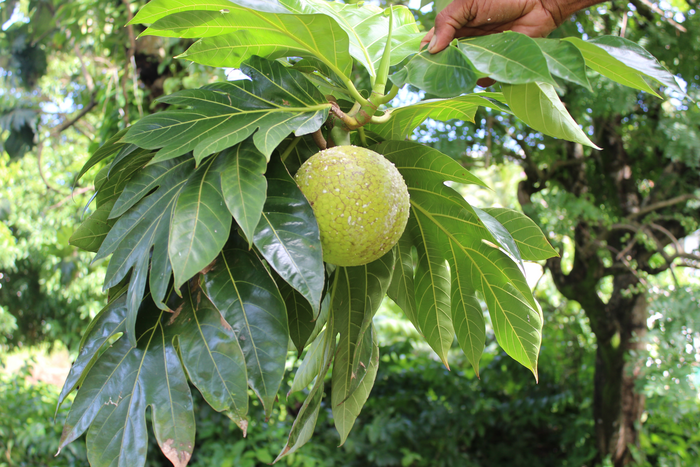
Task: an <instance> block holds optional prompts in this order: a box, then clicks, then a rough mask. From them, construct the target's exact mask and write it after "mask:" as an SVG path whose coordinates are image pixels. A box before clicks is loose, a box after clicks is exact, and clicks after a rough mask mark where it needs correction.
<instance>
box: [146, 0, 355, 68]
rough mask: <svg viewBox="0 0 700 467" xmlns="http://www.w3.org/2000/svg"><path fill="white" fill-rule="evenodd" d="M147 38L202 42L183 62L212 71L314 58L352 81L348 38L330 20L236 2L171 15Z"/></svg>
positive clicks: (323, 17)
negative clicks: (250, 62) (257, 61)
mask: <svg viewBox="0 0 700 467" xmlns="http://www.w3.org/2000/svg"><path fill="white" fill-rule="evenodd" d="M143 35H155V36H163V37H181V38H198V37H201V38H203V39H201V40H200V41H198V42H197V43H195V44H194V45H193V46H192V47H190V49H188V50H187V52H185V53H184V54H182V55H180V57H181V58H187V59H188V60H192V61H194V62H197V63H201V64H203V65H210V66H219V67H221V66H226V67H236V68H237V67H238V66H240V64H241V63H242V62H244V61H245V60H247V59H248V58H250V57H251V56H253V55H259V56H263V57H266V58H270V59H274V58H279V57H314V58H317V59H319V60H321V61H322V62H323V63H325V64H326V65H327V66H328V67H330V68H331V69H332V70H333V71H334V72H335V73H337V74H338V75H340V76H349V75H350V72H351V70H352V58H351V57H350V53H349V51H348V47H349V42H348V35H347V34H346V33H345V31H343V30H342V29H341V28H340V26H339V25H338V24H337V23H336V22H335V21H334V20H333V19H332V18H329V17H328V16H326V15H318V14H293V13H289V14H279V13H271V12H262V11H257V10H252V9H250V8H246V7H244V6H242V5H238V4H235V3H232V4H230V5H229V6H227V7H225V8H222V9H219V10H218V11H211V10H190V11H185V12H180V13H173V14H170V15H168V16H165V17H163V18H161V19H158V20H157V21H155V22H154V23H153V24H152V25H151V26H150V27H149V28H148V29H146V31H144V32H143Z"/></svg>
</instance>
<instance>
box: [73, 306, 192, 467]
mask: <svg viewBox="0 0 700 467" xmlns="http://www.w3.org/2000/svg"><path fill="white" fill-rule="evenodd" d="M149 311H150V310H149ZM163 313H164V312H162V311H159V312H155V313H153V314H151V315H149V318H150V319H149V322H148V323H144V326H143V328H142V329H141V332H140V334H139V336H138V339H137V340H138V345H137V346H136V347H132V346H131V344H129V342H128V340H127V339H125V338H122V339H119V340H117V341H116V342H115V343H114V344H112V345H111V346H110V347H108V348H107V349H106V350H105V352H104V353H103V354H102V355H101V356H100V357H99V360H98V361H97V362H96V364H95V365H94V366H93V367H92V369H91V370H90V372H89V373H88V374H87V377H86V378H85V379H84V380H83V382H82V386H81V388H80V391H79V392H78V394H77V396H76V397H75V400H74V401H73V405H72V407H71V410H70V413H69V414H68V417H67V419H66V424H65V426H64V430H63V435H62V436H61V441H60V448H63V447H64V446H66V445H67V444H68V443H70V442H71V441H73V440H75V439H76V438H77V437H78V436H80V435H81V434H82V433H83V432H85V430H87V429H88V427H89V430H88V435H87V449H88V459H89V460H90V463H91V465H93V466H98V467H99V466H108V465H109V466H111V465H125V466H126V465H128V466H130V467H131V466H134V467H139V466H143V465H144V464H145V461H146V447H147V431H146V414H145V409H146V407H147V406H151V408H152V410H153V416H152V419H153V431H154V433H155V435H156V439H157V441H158V445H159V446H160V447H161V450H162V451H163V454H164V455H165V456H166V457H167V458H168V459H169V460H170V461H171V462H172V463H173V464H174V465H176V466H184V465H186V464H187V462H188V461H189V459H190V457H191V454H192V449H193V447H194V413H193V407H192V396H191V393H190V390H189V386H188V384H187V379H186V376H185V373H184V371H183V369H182V365H181V364H180V360H179V358H178V355H177V351H176V350H175V348H174V347H173V345H172V337H171V336H169V335H168V334H167V333H166V331H165V330H164V328H163V325H162V323H161V319H162V318H163Z"/></svg>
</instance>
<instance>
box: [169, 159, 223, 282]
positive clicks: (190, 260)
mask: <svg viewBox="0 0 700 467" xmlns="http://www.w3.org/2000/svg"><path fill="white" fill-rule="evenodd" d="M219 157H220V155H217V156H214V157H212V158H211V159H210V160H208V161H206V162H205V163H204V164H202V165H201V166H199V168H198V169H197V170H196V171H195V172H194V174H192V176H191V177H190V179H189V180H188V181H187V184H186V185H185V187H184V188H183V189H182V192H181V193H180V196H179V197H178V199H177V203H176V204H175V209H174V211H173V217H172V220H171V221H170V237H169V242H168V255H169V257H170V263H171V264H172V266H173V275H174V277H175V283H174V287H175V288H176V289H179V288H180V286H181V285H182V284H184V283H185V282H186V281H188V280H189V279H190V278H192V277H193V276H194V275H195V274H197V273H198V272H199V271H201V270H202V269H204V268H205V267H206V266H207V265H208V264H209V263H211V262H212V261H214V258H216V257H217V255H218V254H219V252H220V251H221V249H222V248H223V247H224V244H225V243H226V240H227V239H228V235H229V232H230V230H231V215H230V214H229V212H228V210H227V209H225V208H224V207H223V204H224V197H223V194H222V193H221V179H220V178H219V173H218V167H216V162H218V159H219Z"/></svg>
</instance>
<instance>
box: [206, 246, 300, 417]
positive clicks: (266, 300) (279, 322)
mask: <svg viewBox="0 0 700 467" xmlns="http://www.w3.org/2000/svg"><path fill="white" fill-rule="evenodd" d="M202 284H203V285H202V288H203V290H204V293H205V294H206V295H207V297H208V298H209V300H211V302H212V303H213V304H214V306H216V308H217V309H218V310H219V311H220V312H221V315H222V316H223V317H224V319H225V320H226V322H227V323H229V324H230V325H231V326H232V328H233V332H234V333H235V335H236V336H237V337H238V341H239V344H240V346H241V349H242V350H243V355H244V356H245V364H246V368H247V372H248V384H249V385H250V387H251V388H252V389H253V391H255V393H256V394H257V395H258V397H259V398H260V400H261V401H262V404H263V407H264V409H265V414H266V415H267V416H268V417H269V416H270V413H271V412H272V405H273V403H274V400H275V397H276V395H277V390H278V389H279V386H280V384H281V382H282V376H283V375H284V365H285V361H286V358H287V343H288V341H289V330H288V328H287V313H286V309H285V305H284V301H283V300H282V297H281V295H280V293H279V290H278V289H277V285H276V284H275V281H274V279H273V278H272V276H270V273H269V272H268V271H267V269H266V268H265V265H264V264H263V263H262V261H261V260H260V259H259V258H258V257H257V255H256V254H255V253H254V252H252V251H247V250H243V249H239V248H234V249H227V250H224V251H223V252H222V254H221V255H220V256H219V258H218V259H217V262H216V264H215V266H214V268H213V269H212V270H210V271H209V272H207V273H206V274H204V275H203V279H202Z"/></svg>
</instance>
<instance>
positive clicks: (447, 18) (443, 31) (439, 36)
mask: <svg viewBox="0 0 700 467" xmlns="http://www.w3.org/2000/svg"><path fill="white" fill-rule="evenodd" d="M472 3H473V2H472V1H470V0H456V1H453V2H452V3H450V4H449V5H447V6H446V7H445V9H444V10H442V11H441V12H440V13H438V15H437V16H436V17H435V28H434V29H435V31H434V33H433V37H432V38H431V39H430V43H429V44H428V51H429V52H430V53H436V52H439V51H441V50H443V49H444V48H445V47H447V46H448V45H449V44H450V42H452V39H454V38H455V33H456V32H457V30H458V29H460V28H462V27H463V26H465V25H466V24H467V23H468V22H469V21H470V20H471V19H472V17H471V15H470V12H469V10H470V6H471V4H472Z"/></svg>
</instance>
